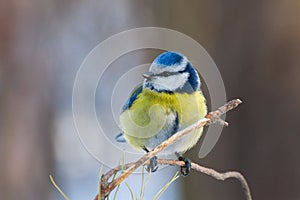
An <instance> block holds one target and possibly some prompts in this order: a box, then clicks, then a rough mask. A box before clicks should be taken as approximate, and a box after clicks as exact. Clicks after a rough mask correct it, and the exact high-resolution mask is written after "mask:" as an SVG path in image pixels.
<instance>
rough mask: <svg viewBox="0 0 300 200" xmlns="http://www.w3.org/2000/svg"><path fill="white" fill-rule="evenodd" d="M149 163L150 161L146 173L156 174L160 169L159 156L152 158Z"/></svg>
mask: <svg viewBox="0 0 300 200" xmlns="http://www.w3.org/2000/svg"><path fill="white" fill-rule="evenodd" d="M149 161H150V164H149V165H147V166H146V171H147V172H155V171H156V170H157V169H158V166H157V156H154V157H152V158H151V159H150V160H149Z"/></svg>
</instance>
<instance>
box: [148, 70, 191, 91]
mask: <svg viewBox="0 0 300 200" xmlns="http://www.w3.org/2000/svg"><path fill="white" fill-rule="evenodd" d="M187 79H188V73H182V74H177V75H173V76H169V77H156V78H155V79H154V80H152V81H151V82H152V84H153V86H154V88H156V89H158V90H171V91H174V90H176V89H179V88H182V87H183V86H184V84H185V82H186V81H187Z"/></svg>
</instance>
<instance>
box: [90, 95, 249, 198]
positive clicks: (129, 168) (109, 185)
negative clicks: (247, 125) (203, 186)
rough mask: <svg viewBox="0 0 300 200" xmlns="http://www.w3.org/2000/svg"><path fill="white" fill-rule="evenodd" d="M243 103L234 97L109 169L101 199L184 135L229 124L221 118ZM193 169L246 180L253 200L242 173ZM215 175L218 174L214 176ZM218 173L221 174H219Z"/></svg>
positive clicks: (222, 176)
mask: <svg viewBox="0 0 300 200" xmlns="http://www.w3.org/2000/svg"><path fill="white" fill-rule="evenodd" d="M241 103H242V101H241V100H239V99H234V100H232V101H229V102H228V103H226V104H225V105H223V106H221V107H220V108H219V109H217V110H216V111H213V112H210V113H209V114H207V116H206V117H205V118H203V119H201V120H199V121H198V122H196V123H195V124H193V125H191V126H189V127H187V128H185V129H184V130H181V131H179V132H177V133H176V134H174V135H173V136H172V137H170V138H168V139H167V140H165V141H164V142H162V143H161V144H160V145H158V146H157V147H155V148H154V149H153V150H152V151H150V152H148V153H147V154H145V155H144V156H143V157H141V158H140V159H139V160H137V161H136V162H133V163H128V164H125V166H118V167H116V168H114V169H112V170H110V171H108V172H107V173H106V174H105V175H103V176H102V177H101V190H100V196H101V199H105V197H107V196H108V195H109V193H110V192H111V191H112V190H113V189H114V188H116V187H117V186H118V185H119V184H121V182H123V181H124V180H125V179H126V178H127V177H128V176H130V175H131V174H132V173H133V172H134V171H135V170H136V169H137V168H139V167H140V166H142V165H145V164H146V163H147V162H148V161H149V159H151V158H152V157H154V156H156V155H157V154H158V153H159V152H161V151H162V150H164V149H165V148H167V147H168V146H170V145H171V144H173V143H174V142H176V141H178V140H180V139H181V138H182V137H184V136H185V135H187V134H189V133H190V132H192V131H194V130H196V129H198V128H200V127H203V126H205V125H207V124H211V123H216V122H218V123H220V124H222V125H224V126H228V123H227V122H225V121H223V120H222V119H221V118H220V117H221V115H223V114H224V113H226V112H228V111H230V110H232V109H234V108H236V107H237V106H238V105H239V104H241ZM159 161H160V162H162V160H159ZM165 161H166V160H165ZM169 161H170V160H169ZM172 162H174V165H179V166H182V165H184V162H181V161H174V160H173V161H172ZM160 164H164V163H160ZM166 164H169V165H170V163H166ZM122 169H123V170H125V171H124V172H123V173H122V174H121V175H120V176H119V177H118V178H116V179H114V180H113V181H111V182H109V179H110V177H112V176H113V175H114V174H116V173H117V172H118V171H121V170H122ZM192 169H195V170H197V171H200V172H202V173H205V172H207V173H205V174H208V175H210V176H212V177H214V178H216V177H218V178H217V179H218V180H225V179H227V178H237V179H238V180H240V181H241V180H244V183H243V188H246V189H245V190H246V191H248V192H249V198H247V199H248V200H251V195H250V191H249V187H248V185H247V182H246V181H245V179H244V177H243V176H242V175H241V174H240V173H238V172H228V173H229V174H227V173H224V174H221V173H218V172H216V171H215V170H212V169H210V170H208V171H206V170H207V169H208V168H205V167H202V166H200V165H197V164H194V163H193V164H192ZM198 169H199V170H198ZM200 169H201V170H202V171H201V170H200ZM205 169H206V170H205ZM237 174H239V175H237ZM214 175H216V176H214ZM217 175H219V176H217ZM96 199H98V195H97V196H96V197H95V200H96Z"/></svg>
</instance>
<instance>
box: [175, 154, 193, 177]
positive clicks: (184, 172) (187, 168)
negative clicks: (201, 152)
mask: <svg viewBox="0 0 300 200" xmlns="http://www.w3.org/2000/svg"><path fill="white" fill-rule="evenodd" d="M178 160H179V161H183V162H184V163H185V165H184V166H181V167H180V173H181V175H182V176H187V175H189V173H190V171H191V165H192V162H191V160H190V159H189V158H185V157H182V156H179V157H178Z"/></svg>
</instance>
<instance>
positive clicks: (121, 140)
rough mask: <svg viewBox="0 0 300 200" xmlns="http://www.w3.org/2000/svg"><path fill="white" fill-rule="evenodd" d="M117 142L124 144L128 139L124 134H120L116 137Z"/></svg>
mask: <svg viewBox="0 0 300 200" xmlns="http://www.w3.org/2000/svg"><path fill="white" fill-rule="evenodd" d="M115 140H116V141H117V142H122V143H124V142H126V139H125V137H124V135H123V133H119V134H118V135H116V137H115Z"/></svg>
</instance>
